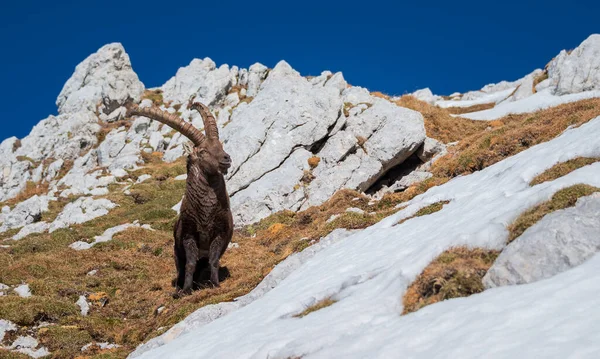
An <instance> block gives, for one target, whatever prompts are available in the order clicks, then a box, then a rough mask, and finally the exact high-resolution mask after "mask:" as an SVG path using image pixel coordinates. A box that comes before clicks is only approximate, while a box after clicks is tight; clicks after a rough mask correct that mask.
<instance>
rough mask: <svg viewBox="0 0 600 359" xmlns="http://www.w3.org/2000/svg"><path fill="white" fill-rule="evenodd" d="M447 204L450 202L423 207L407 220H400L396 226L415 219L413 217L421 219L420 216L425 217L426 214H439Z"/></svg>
mask: <svg viewBox="0 0 600 359" xmlns="http://www.w3.org/2000/svg"><path fill="white" fill-rule="evenodd" d="M448 203H450V201H440V202H436V203H432V204H430V205H429V206H425V207H423V208H421V209H420V210H418V211H417V213H415V214H414V215H412V216H410V217H408V218H404V219H403V220H401V221H400V222H398V223H397V224H402V223H404V222H406V221H408V220H409V219H412V218H415V217H422V216H426V215H428V214H432V213H435V212H439V211H441V210H442V208H444V206H445V205H447V204H448Z"/></svg>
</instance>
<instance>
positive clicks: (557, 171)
mask: <svg viewBox="0 0 600 359" xmlns="http://www.w3.org/2000/svg"><path fill="white" fill-rule="evenodd" d="M598 161H600V158H597V157H596V158H590V157H577V158H574V159H572V160H568V161H566V162H561V163H557V164H556V165H554V166H552V167H551V168H549V169H547V170H546V171H544V172H543V173H540V174H539V175H537V176H535V178H534V179H532V180H531V182H529V185H531V186H535V185H537V184H540V183H544V182H547V181H553V180H555V179H557V178H560V177H562V176H565V175H567V174H569V173H571V172H573V171H575V170H576V169H578V168H581V167H584V166H587V165H591V164H592V163H596V162H598Z"/></svg>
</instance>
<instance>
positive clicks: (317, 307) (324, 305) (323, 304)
mask: <svg viewBox="0 0 600 359" xmlns="http://www.w3.org/2000/svg"><path fill="white" fill-rule="evenodd" d="M336 302H337V300H333V299H331V298H325V299H323V300H320V301H318V302H317V303H315V304H313V305H311V306H310V307H308V308H306V309H305V310H304V311H302V313H298V314H296V315H294V318H302V317H305V316H307V315H309V314H310V313H313V312H316V311H317V310H321V309H323V308H327V307H329V306H331V305H333V304H335V303H336Z"/></svg>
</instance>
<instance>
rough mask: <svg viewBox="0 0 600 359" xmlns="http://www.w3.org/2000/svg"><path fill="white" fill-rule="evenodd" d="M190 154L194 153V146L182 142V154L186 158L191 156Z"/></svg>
mask: <svg viewBox="0 0 600 359" xmlns="http://www.w3.org/2000/svg"><path fill="white" fill-rule="evenodd" d="M192 152H194V144H193V143H191V142H189V141H188V142H184V143H183V153H185V154H186V156H189V155H191V154H192Z"/></svg>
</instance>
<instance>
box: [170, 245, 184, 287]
mask: <svg viewBox="0 0 600 359" xmlns="http://www.w3.org/2000/svg"><path fill="white" fill-rule="evenodd" d="M174 252H175V253H174V258H175V268H176V269H177V277H175V278H173V282H172V283H171V284H172V285H173V287H175V288H176V289H181V288H183V284H184V282H185V263H186V261H185V250H184V249H183V248H178V247H177V246H174Z"/></svg>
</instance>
